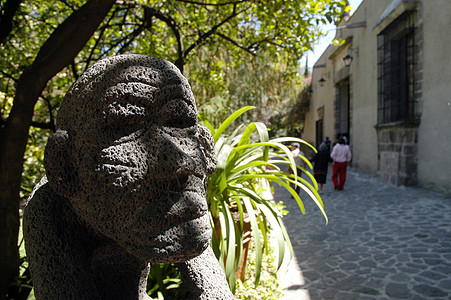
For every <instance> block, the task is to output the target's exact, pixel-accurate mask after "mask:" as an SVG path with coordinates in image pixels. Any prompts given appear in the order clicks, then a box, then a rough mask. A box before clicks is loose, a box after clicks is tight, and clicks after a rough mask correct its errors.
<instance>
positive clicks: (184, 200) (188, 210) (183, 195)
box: [128, 189, 208, 233]
mask: <svg viewBox="0 0 451 300" xmlns="http://www.w3.org/2000/svg"><path fill="white" fill-rule="evenodd" d="M166 193H167V196H168V197H170V196H171V194H172V195H174V196H175V195H177V196H178V199H177V201H172V199H169V198H167V201H168V203H169V204H168V205H167V208H166V209H165V207H164V206H163V205H161V206H160V207H161V208H162V210H163V211H159V212H154V214H152V212H153V211H152V210H154V206H153V205H149V206H145V207H142V208H141V209H139V210H138V211H136V212H135V213H134V216H135V217H134V218H133V220H131V222H130V223H129V226H128V227H129V228H130V230H131V231H134V232H143V233H144V232H152V231H155V232H160V231H162V232H163V231H167V230H168V229H170V228H174V227H177V226H182V225H183V224H186V223H189V222H191V221H195V220H197V219H200V218H202V217H204V216H205V215H207V214H208V208H207V204H206V199H205V196H204V195H203V193H202V192H201V191H200V190H199V189H188V190H184V191H178V192H175V191H174V192H172V191H166ZM150 201H152V200H150ZM169 201H172V202H169ZM155 214H156V215H157V216H156V217H154V216H155Z"/></svg>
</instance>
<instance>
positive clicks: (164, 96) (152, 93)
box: [58, 55, 196, 128]
mask: <svg viewBox="0 0 451 300" xmlns="http://www.w3.org/2000/svg"><path fill="white" fill-rule="evenodd" d="M115 98H116V99H119V98H121V101H128V100H130V101H131V102H136V101H138V102H140V101H142V100H144V101H145V102H150V103H151V104H152V105H156V106H160V105H161V104H164V103H165V102H167V101H170V100H172V99H180V100H183V102H186V103H187V104H188V105H189V106H190V107H193V109H194V110H196V108H195V101H194V96H193V94H192V92H191V88H190V86H189V84H188V81H187V80H186V78H185V77H184V76H183V75H182V74H181V73H180V71H179V70H178V69H177V67H176V66H174V65H173V64H172V63H170V62H168V61H166V60H163V59H158V58H152V57H148V56H144V55H120V56H115V57H110V58H107V59H104V60H101V61H99V62H97V63H96V64H94V65H93V66H92V67H90V68H89V69H88V70H87V71H85V72H84V73H83V74H82V76H80V78H79V79H78V80H77V82H76V83H75V84H74V85H73V86H72V88H71V89H70V91H69V92H68V93H67V95H66V98H65V100H64V101H63V103H62V105H61V109H60V111H59V114H58V118H59V121H58V124H59V125H62V127H67V126H68V127H72V125H69V124H73V120H72V121H71V119H73V117H74V115H76V117H77V119H78V120H80V121H82V120H81V119H83V116H82V115H83V114H85V113H86V112H88V111H91V112H92V110H93V109H94V110H95V109H97V108H98V107H99V106H103V105H104V104H105V102H111V101H115ZM154 103H155V104H154ZM75 123H78V122H75ZM74 125H75V124H74ZM77 127H78V126H77V125H76V126H75V128H77Z"/></svg>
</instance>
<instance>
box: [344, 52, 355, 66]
mask: <svg viewBox="0 0 451 300" xmlns="http://www.w3.org/2000/svg"><path fill="white" fill-rule="evenodd" d="M353 59H354V57H352V56H351V55H350V54H349V53H348V54H346V56H345V57H343V61H344V63H345V66H346V67H349V66H350V65H351V63H352V60H353Z"/></svg>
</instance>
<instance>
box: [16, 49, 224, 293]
mask: <svg viewBox="0 0 451 300" xmlns="http://www.w3.org/2000/svg"><path fill="white" fill-rule="evenodd" d="M44 165H45V169H46V173H47V178H43V180H42V181H41V183H40V184H39V185H38V186H37V187H36V188H35V190H34V192H33V194H32V196H31V197H30V200H29V203H28V205H27V207H26V208H25V212H24V235H25V241H26V250H27V255H28V259H29V263H30V269H31V274H32V278H33V283H34V287H35V294H36V296H37V298H38V299H107V298H108V299H147V298H148V296H147V295H146V293H145V290H146V278H147V274H148V272H149V262H151V263H161V262H167V263H171V262H172V263H179V266H180V267H181V269H186V270H190V271H187V272H185V274H187V276H189V277H190V278H187V281H188V282H191V285H192V291H193V295H195V296H194V297H195V299H232V298H233V296H232V294H231V293H230V290H229V289H228V286H227V282H226V280H225V276H224V273H223V271H222V269H221V268H220V266H219V263H218V261H217V260H216V259H215V258H214V255H213V253H212V251H211V250H210V249H209V242H210V239H211V228H210V223H209V218H208V208H207V203H206V200H205V194H206V189H205V186H206V176H207V175H208V174H210V173H211V172H213V171H214V169H215V167H216V159H215V155H214V151H213V139H212V136H211V134H210V132H209V131H208V130H207V129H206V128H204V127H202V126H200V125H198V123H197V109H196V105H195V101H194V97H193V94H192V92H191V88H190V86H189V84H188V81H187V80H186V79H185V77H183V76H182V74H181V73H180V72H179V70H178V69H177V68H176V67H175V66H174V65H173V64H171V63H169V62H167V61H165V60H162V59H157V58H151V57H148V56H145V55H131V54H128V55H120V56H115V57H110V58H107V59H103V60H101V61H99V62H97V63H96V64H94V65H93V66H92V67H91V68H89V69H88V70H87V71H86V72H85V73H84V74H83V75H82V76H80V78H79V79H78V80H77V81H76V82H75V84H74V85H73V86H72V87H71V88H70V90H69V91H68V93H67V94H66V97H65V98H64V100H63V102H62V105H61V108H60V110H59V113H58V117H57V131H56V133H55V134H54V135H52V136H51V137H50V138H49V141H48V143H47V146H46V149H45V159H44ZM47 179H48V182H47ZM206 250H207V251H206ZM199 255H202V257H204V258H203V259H200V260H199V259H196V257H197V256H199ZM201 274H210V275H211V276H209V277H208V278H206V277H205V276H203V275H201ZM199 279H201V280H199ZM207 279H208V280H207ZM203 282H205V284H203Z"/></svg>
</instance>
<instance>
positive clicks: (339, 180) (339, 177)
mask: <svg viewBox="0 0 451 300" xmlns="http://www.w3.org/2000/svg"><path fill="white" fill-rule="evenodd" d="M347 165H348V163H347V162H334V164H333V166H332V182H333V183H334V186H335V187H336V188H338V189H339V190H342V189H343V186H344V185H345V181H346V169H347Z"/></svg>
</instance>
